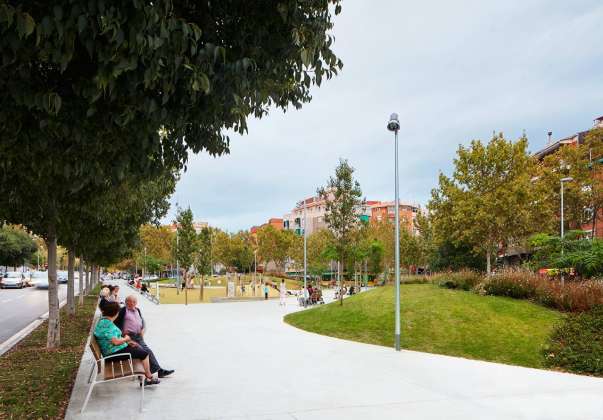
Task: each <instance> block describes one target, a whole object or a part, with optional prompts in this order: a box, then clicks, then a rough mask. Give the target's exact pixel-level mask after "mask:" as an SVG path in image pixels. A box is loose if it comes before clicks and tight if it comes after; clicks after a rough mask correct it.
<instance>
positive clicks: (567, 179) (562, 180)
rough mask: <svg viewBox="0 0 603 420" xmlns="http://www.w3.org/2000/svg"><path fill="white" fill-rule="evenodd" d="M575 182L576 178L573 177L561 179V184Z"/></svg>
mask: <svg viewBox="0 0 603 420" xmlns="http://www.w3.org/2000/svg"><path fill="white" fill-rule="evenodd" d="M573 180H574V178H572V177H571V176H568V177H566V178H561V182H572V181H573Z"/></svg>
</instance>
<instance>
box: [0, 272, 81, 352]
mask: <svg viewBox="0 0 603 420" xmlns="http://www.w3.org/2000/svg"><path fill="white" fill-rule="evenodd" d="M75 283H76V284H75V293H76V294H77V292H78V290H79V287H78V281H77V280H76V282H75ZM66 296H67V285H66V284H60V285H59V301H62V300H63V299H65V298H66ZM0 308H2V311H1V312H0V344H2V343H3V342H4V341H6V340H7V339H8V338H10V337H11V336H13V334H15V333H17V332H19V331H20V330H21V329H23V328H25V327H26V326H27V325H28V324H29V323H30V322H32V321H34V320H35V319H37V318H38V317H40V316H41V315H43V314H45V313H46V312H48V290H43V289H37V288H35V287H27V288H25V289H0Z"/></svg>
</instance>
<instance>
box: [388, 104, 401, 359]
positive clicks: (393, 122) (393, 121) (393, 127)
mask: <svg viewBox="0 0 603 420" xmlns="http://www.w3.org/2000/svg"><path fill="white" fill-rule="evenodd" d="M387 129H388V130H389V131H393V132H394V137H395V142H394V143H395V152H394V161H395V171H394V172H395V177H396V179H395V185H396V197H395V202H394V206H395V210H394V214H395V219H396V220H395V222H396V226H395V228H396V243H395V249H396V287H395V290H396V327H395V348H396V351H400V199H399V196H398V131H399V130H400V122H399V121H398V114H392V115H391V116H390V117H389V122H388V123H387Z"/></svg>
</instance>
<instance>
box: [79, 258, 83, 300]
mask: <svg viewBox="0 0 603 420" xmlns="http://www.w3.org/2000/svg"><path fill="white" fill-rule="evenodd" d="M78 268H79V274H80V275H79V283H80V297H79V304H80V306H82V305H83V304H84V260H83V259H82V257H81V256H80V264H79V267H78Z"/></svg>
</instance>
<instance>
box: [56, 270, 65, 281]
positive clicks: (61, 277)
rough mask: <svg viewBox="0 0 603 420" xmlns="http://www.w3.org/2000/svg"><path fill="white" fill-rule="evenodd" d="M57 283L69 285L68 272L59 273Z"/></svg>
mask: <svg viewBox="0 0 603 420" xmlns="http://www.w3.org/2000/svg"><path fill="white" fill-rule="evenodd" d="M57 281H58V282H59V283H67V271H62V270H61V271H57Z"/></svg>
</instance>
